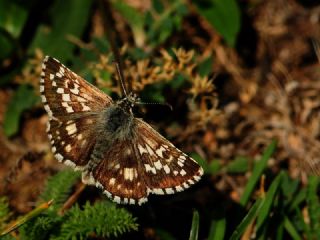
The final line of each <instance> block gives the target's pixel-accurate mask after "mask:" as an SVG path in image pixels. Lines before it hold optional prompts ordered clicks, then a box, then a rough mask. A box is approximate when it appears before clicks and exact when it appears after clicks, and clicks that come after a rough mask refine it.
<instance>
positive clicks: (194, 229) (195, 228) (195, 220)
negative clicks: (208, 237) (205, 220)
mask: <svg viewBox="0 0 320 240" xmlns="http://www.w3.org/2000/svg"><path fill="white" fill-rule="evenodd" d="M198 233H199V213H198V211H197V210H195V211H193V217H192V225H191V230H190V236H189V240H197V239H198Z"/></svg>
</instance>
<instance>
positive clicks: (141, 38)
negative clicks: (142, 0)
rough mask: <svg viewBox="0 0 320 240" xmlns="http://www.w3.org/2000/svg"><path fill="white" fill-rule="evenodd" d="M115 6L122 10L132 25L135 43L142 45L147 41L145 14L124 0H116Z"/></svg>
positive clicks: (122, 13) (121, 12)
mask: <svg viewBox="0 0 320 240" xmlns="http://www.w3.org/2000/svg"><path fill="white" fill-rule="evenodd" d="M113 7H114V8H115V9H116V10H118V11H119V12H120V14H121V15H122V16H124V18H125V19H127V22H128V24H129V25H130V27H131V29H132V32H133V37H134V40H135V43H136V45H137V46H138V47H142V46H143V45H144V43H145V38H146V35H145V31H144V22H145V17H144V14H142V13H140V12H138V11H137V10H136V9H135V8H133V7H131V6H129V5H128V4H126V3H125V2H123V1H114V2H113Z"/></svg>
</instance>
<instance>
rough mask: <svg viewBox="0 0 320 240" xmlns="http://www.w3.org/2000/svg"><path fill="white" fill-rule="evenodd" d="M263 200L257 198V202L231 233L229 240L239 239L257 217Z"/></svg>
mask: <svg viewBox="0 0 320 240" xmlns="http://www.w3.org/2000/svg"><path fill="white" fill-rule="evenodd" d="M264 201H265V198H258V199H257V201H256V202H255V203H254V204H253V206H252V207H251V208H250V210H249V212H248V213H247V215H246V216H245V217H244V218H243V219H242V221H241V223H240V224H239V225H238V226H237V228H236V229H235V230H234V232H233V233H232V235H231V237H230V240H236V239H240V238H241V236H242V234H243V233H244V231H245V230H246V229H247V227H248V226H249V224H251V223H252V222H253V220H254V219H255V218H256V216H257V215H258V213H259V211H260V210H261V208H262V206H263V204H264Z"/></svg>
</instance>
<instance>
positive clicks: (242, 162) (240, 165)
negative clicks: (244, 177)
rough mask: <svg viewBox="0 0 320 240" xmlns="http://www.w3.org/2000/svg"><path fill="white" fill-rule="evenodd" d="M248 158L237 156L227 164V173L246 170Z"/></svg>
mask: <svg viewBox="0 0 320 240" xmlns="http://www.w3.org/2000/svg"><path fill="white" fill-rule="evenodd" d="M248 165H249V160H248V158H246V157H241V156H239V157H237V158H236V159H234V160H233V161H232V162H230V163H229V164H228V166H227V169H226V171H227V173H244V172H246V171H248Z"/></svg>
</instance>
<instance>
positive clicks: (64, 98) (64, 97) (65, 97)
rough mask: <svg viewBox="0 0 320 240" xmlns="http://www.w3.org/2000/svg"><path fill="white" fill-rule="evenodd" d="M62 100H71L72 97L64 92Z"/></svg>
mask: <svg viewBox="0 0 320 240" xmlns="http://www.w3.org/2000/svg"><path fill="white" fill-rule="evenodd" d="M62 101H65V102H70V101H71V99H70V94H66V93H65V94H62Z"/></svg>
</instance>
